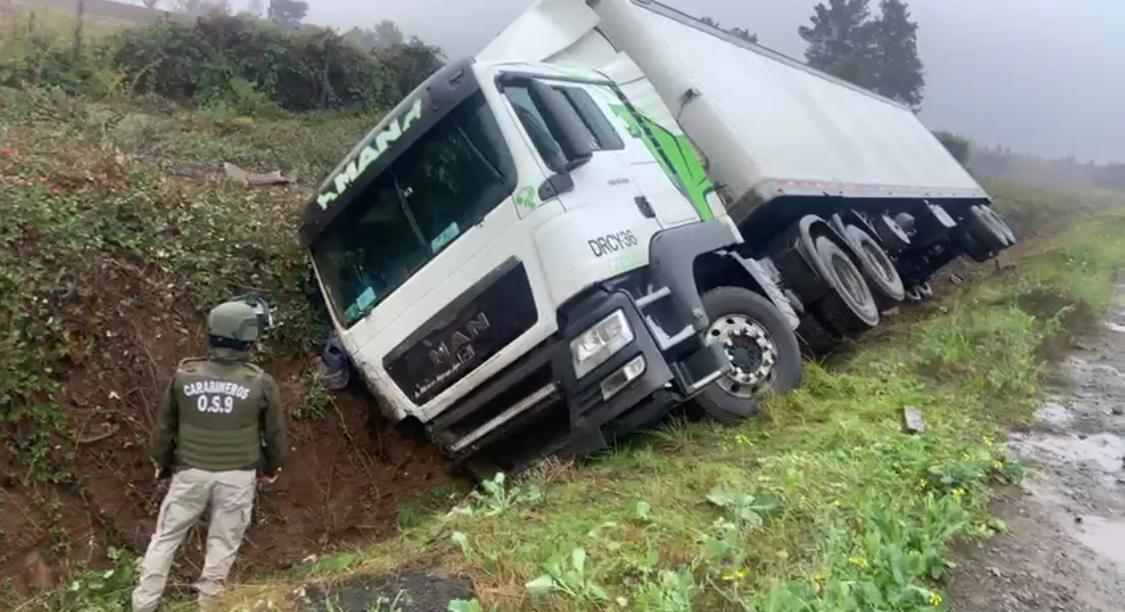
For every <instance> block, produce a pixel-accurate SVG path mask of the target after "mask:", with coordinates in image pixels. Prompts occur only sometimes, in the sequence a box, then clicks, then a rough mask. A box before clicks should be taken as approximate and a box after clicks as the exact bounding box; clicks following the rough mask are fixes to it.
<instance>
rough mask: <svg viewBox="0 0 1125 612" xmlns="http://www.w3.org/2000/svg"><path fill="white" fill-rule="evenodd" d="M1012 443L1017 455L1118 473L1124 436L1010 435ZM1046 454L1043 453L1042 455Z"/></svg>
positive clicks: (1124, 448) (1107, 434) (1049, 462)
mask: <svg viewBox="0 0 1125 612" xmlns="http://www.w3.org/2000/svg"><path fill="white" fill-rule="evenodd" d="M1012 446H1013V448H1014V449H1015V450H1016V452H1018V453H1019V454H1020V455H1024V456H1026V457H1027V458H1029V459H1033V460H1035V461H1038V462H1042V463H1048V464H1052V465H1058V464H1059V463H1087V464H1092V465H1096V466H1097V467H1098V469H1100V470H1101V471H1103V472H1106V473H1120V472H1121V470H1122V457H1123V456H1125V439H1122V438H1121V436H1118V435H1116V434H1111V433H1099V434H1093V435H1091V436H1088V437H1086V438H1081V437H1078V436H1077V435H1074V434H1067V435H1061V436H1059V435H1038V434H1036V435H1013V436H1012ZM1044 455H1047V456H1044Z"/></svg>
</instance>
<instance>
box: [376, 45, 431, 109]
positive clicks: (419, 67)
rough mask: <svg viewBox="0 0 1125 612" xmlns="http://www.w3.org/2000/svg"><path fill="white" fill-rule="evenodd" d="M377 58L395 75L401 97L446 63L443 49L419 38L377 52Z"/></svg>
mask: <svg viewBox="0 0 1125 612" xmlns="http://www.w3.org/2000/svg"><path fill="white" fill-rule="evenodd" d="M375 56H376V57H377V58H379V61H381V62H382V63H383V65H385V66H386V67H387V68H389V69H390V70H391V72H392V73H393V74H394V80H395V86H397V87H398V92H399V96H400V97H404V96H406V94H408V93H410V92H411V91H413V90H414V88H415V87H417V86H418V85H421V84H422V81H425V80H426V79H427V78H428V77H429V76H430V75H431V74H433V73H435V72H437V70H438V69H439V68H441V67H442V65H443V64H444V63H445V56H444V54H443V53H442V52H441V49H439V48H437V47H435V46H433V45H427V44H426V43H425V42H423V41H421V40H419V39H418V38H417V37H412V38H411V39H410V42H408V43H404V44H397V45H394V46H392V47H391V48H389V49H384V50H381V51H380V50H378V49H376V50H375Z"/></svg>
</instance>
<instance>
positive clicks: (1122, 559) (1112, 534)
mask: <svg viewBox="0 0 1125 612" xmlns="http://www.w3.org/2000/svg"><path fill="white" fill-rule="evenodd" d="M1076 527H1077V528H1076V529H1075V530H1074V535H1075V537H1076V538H1077V539H1078V541H1080V542H1082V543H1083V544H1085V545H1086V546H1087V547H1088V548H1090V549H1091V550H1093V551H1094V552H1096V553H1098V554H1099V555H1101V556H1103V557H1105V558H1106V559H1112V560H1113V561H1116V562H1117V563H1120V564H1121V565H1122V566H1125V521H1120V520H1110V519H1105V518H1102V517H1100V516H1084V517H1082V522H1081V523H1079V524H1078V525H1077V526H1076Z"/></svg>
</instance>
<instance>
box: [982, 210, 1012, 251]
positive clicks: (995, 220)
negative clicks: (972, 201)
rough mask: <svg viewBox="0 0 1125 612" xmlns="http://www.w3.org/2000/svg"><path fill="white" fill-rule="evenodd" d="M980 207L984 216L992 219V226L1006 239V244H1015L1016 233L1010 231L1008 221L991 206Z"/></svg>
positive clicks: (1010, 227)
mask: <svg viewBox="0 0 1125 612" xmlns="http://www.w3.org/2000/svg"><path fill="white" fill-rule="evenodd" d="M981 208H983V209H984V214H985V216H986V217H988V218H989V219H991V220H992V225H993V227H995V228H996V229H997V230H998V231H999V232H1000V234H1001V235H1002V236H1003V237H1004V240H1005V241H1007V243H1008V246H1013V245H1015V244H1016V233H1015V232H1013V231H1012V226H1010V225H1008V222H1007V221H1005V220H1004V217H1002V216H1001V215H1000V213H998V212H996V209H995V208H993V207H992V206H982V207H981Z"/></svg>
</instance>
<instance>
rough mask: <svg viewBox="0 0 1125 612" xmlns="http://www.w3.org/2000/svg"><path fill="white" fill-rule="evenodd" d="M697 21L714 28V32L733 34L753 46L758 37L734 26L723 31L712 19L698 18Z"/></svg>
mask: <svg viewBox="0 0 1125 612" xmlns="http://www.w3.org/2000/svg"><path fill="white" fill-rule="evenodd" d="M699 20H700V21H701V22H703V23H704V24H706V25H709V26H711V27H712V28H715V29H716V30H723V31H724V32H726V33H728V34H733V35H735V36H737V37H739V38H741V39H742V40H745V41H746V42H750V43H754V44H757V43H758V35H757V34H751V33H750V30H747V29H746V28H740V27H737V26H735V27H733V28H731V29H729V30H727V29H724V28H723V27H722V26H720V25H719V22H718V21H715V20H714V19H712V18H710V17H700V18H699Z"/></svg>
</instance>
